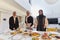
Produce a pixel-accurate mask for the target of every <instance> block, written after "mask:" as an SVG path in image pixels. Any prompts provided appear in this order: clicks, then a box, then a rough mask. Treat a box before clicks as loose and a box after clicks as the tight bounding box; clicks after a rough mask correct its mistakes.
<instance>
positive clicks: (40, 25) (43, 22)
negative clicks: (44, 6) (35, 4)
mask: <svg viewBox="0 0 60 40" xmlns="http://www.w3.org/2000/svg"><path fill="white" fill-rule="evenodd" d="M36 24H37V31H46V27H47V25H48V20H47V18H46V16H44V15H43V10H39V16H37V19H36Z"/></svg>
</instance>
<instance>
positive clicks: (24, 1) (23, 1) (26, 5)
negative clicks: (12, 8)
mask: <svg viewBox="0 0 60 40" xmlns="http://www.w3.org/2000/svg"><path fill="white" fill-rule="evenodd" d="M15 1H16V2H17V3H18V4H20V5H21V6H22V7H24V8H25V9H27V10H31V5H30V4H29V1H28V0H15Z"/></svg>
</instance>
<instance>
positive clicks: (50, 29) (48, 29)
mask: <svg viewBox="0 0 60 40" xmlns="http://www.w3.org/2000/svg"><path fill="white" fill-rule="evenodd" d="M47 31H48V32H49V31H51V32H55V31H57V29H56V28H47Z"/></svg>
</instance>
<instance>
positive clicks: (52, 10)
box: [31, 0, 60, 18]
mask: <svg viewBox="0 0 60 40" xmlns="http://www.w3.org/2000/svg"><path fill="white" fill-rule="evenodd" d="M39 9H43V10H44V14H45V15H46V16H47V17H48V18H58V17H60V0H57V2H56V3H54V4H48V3H46V1H45V0H32V9H31V10H32V12H33V14H36V15H37V14H38V10H39Z"/></svg>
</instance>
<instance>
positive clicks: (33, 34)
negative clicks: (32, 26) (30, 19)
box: [31, 32, 40, 37]
mask: <svg viewBox="0 0 60 40" xmlns="http://www.w3.org/2000/svg"><path fill="white" fill-rule="evenodd" d="M31 36H36V37H39V36H40V34H39V33H37V32H32V33H31Z"/></svg>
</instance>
